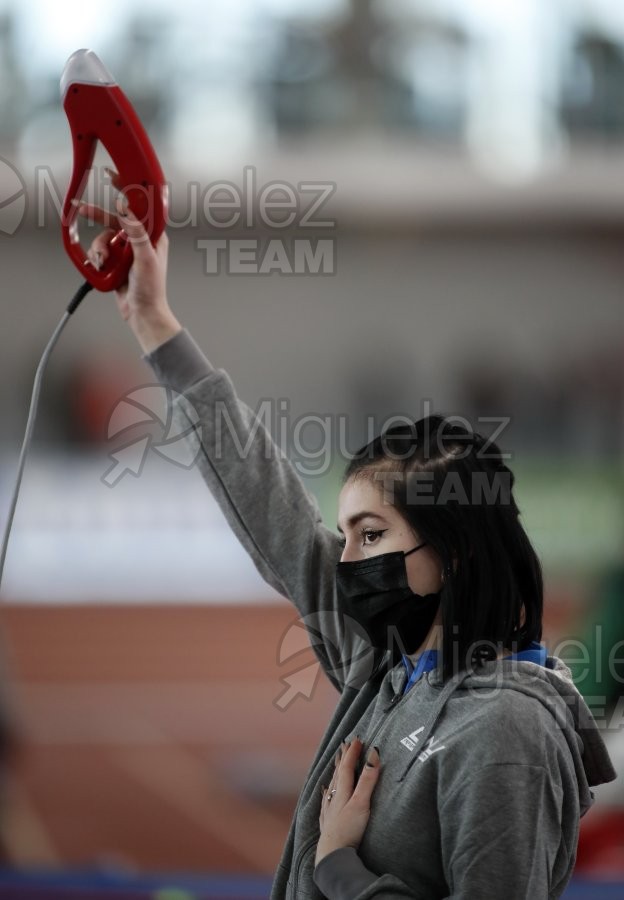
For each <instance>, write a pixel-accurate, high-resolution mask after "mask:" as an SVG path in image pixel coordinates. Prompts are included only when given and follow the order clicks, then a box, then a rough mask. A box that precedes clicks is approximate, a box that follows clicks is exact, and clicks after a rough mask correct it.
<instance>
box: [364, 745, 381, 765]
mask: <svg viewBox="0 0 624 900" xmlns="http://www.w3.org/2000/svg"><path fill="white" fill-rule="evenodd" d="M373 753H376V754H377V761H378V762H381V756H380V754H379V748H378V747H373V749H372V750H369V752H368V756H367V757H366V765H367V766H368V768H369V769H374V768H375V763H374V762H373V760H374V759H375V757H374V756H373Z"/></svg>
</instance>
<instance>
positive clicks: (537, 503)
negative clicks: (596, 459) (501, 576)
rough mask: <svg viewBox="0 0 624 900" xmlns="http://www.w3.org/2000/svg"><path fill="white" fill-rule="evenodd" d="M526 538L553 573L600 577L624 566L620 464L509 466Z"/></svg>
mask: <svg viewBox="0 0 624 900" xmlns="http://www.w3.org/2000/svg"><path fill="white" fill-rule="evenodd" d="M510 468H511V469H512V471H513V473H514V475H515V479H516V480H515V487H514V494H515V497H516V502H517V504H518V506H519V508H520V514H521V517H522V521H523V524H524V527H525V528H526V531H527V534H528V535H529V538H530V539H531V541H532V543H533V545H534V546H535V549H536V550H537V552H538V553H539V555H540V557H541V559H542V562H543V563H544V566H545V567H547V568H548V569H549V570H550V571H553V570H556V569H565V571H566V573H567V574H569V573H570V572H571V571H577V572H581V571H582V572H587V573H590V572H593V573H596V572H600V571H601V570H604V568H605V567H612V566H617V565H618V564H621V563H624V472H623V471H622V466H621V463H619V462H618V463H613V464H593V463H592V464H590V463H568V462H565V461H564V462H561V461H560V460H552V461H550V460H549V461H543V462H533V461H532V462H530V463H528V462H523V463H521V464H516V463H513V462H512V463H511V465H510Z"/></svg>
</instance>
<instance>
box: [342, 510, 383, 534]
mask: <svg viewBox="0 0 624 900" xmlns="http://www.w3.org/2000/svg"><path fill="white" fill-rule="evenodd" d="M362 519H379V521H380V522H386V523H387V521H388V520H387V519H384V517H383V516H380V515H378V514H377V513H374V512H359V513H355V515H353V516H351V518H350V519H347V528H353V526H354V525H357V523H358V522H360V521H361V520H362ZM336 528H337V529H338V531H339V532H340V534H344V531H343V530H342V528H341V527H340V525H336Z"/></svg>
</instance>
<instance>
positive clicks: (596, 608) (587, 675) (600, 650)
mask: <svg viewBox="0 0 624 900" xmlns="http://www.w3.org/2000/svg"><path fill="white" fill-rule="evenodd" d="M578 640H579V641H580V643H581V645H582V649H583V651H584V654H583V655H584V656H585V660H582V659H580V655H579V654H577V653H575V654H574V656H575V658H574V659H571V660H567V659H566V662H567V664H568V665H569V667H570V670H571V672H572V677H573V678H574V683H575V684H576V686H577V687H578V689H579V691H580V692H581V693H582V694H583V697H584V698H585V700H586V702H587V704H588V706H589V707H590V708H591V707H596V708H597V711H598V709H599V708H604V710H605V711H606V714H607V715H608V714H609V713H610V712H611V711H612V710H613V709H614V707H615V705H616V703H617V701H618V699H619V698H620V697H624V564H623V565H621V566H618V567H615V568H613V569H611V570H609V571H608V572H607V573H606V574H605V575H604V576H603V578H602V579H601V581H600V582H599V587H598V591H597V597H596V598H595V603H594V604H592V608H591V612H590V613H588V615H587V619H586V621H585V630H584V632H583V633H582V634H580V635H579V637H578ZM616 645H619V646H616ZM564 659H565V655H564ZM587 660H589V662H587Z"/></svg>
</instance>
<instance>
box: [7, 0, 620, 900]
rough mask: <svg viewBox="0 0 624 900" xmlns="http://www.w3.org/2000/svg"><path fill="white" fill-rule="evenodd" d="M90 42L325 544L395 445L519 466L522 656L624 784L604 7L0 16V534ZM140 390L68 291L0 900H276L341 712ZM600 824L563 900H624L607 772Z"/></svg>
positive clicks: (23, 623) (607, 13)
mask: <svg viewBox="0 0 624 900" xmlns="http://www.w3.org/2000/svg"><path fill="white" fill-rule="evenodd" d="M80 47H90V48H92V49H93V50H95V51H96V53H98V55H99V56H100V57H101V59H102V60H103V61H104V62H105V64H106V65H107V66H108V67H109V68H110V70H111V72H112V73H113V74H114V75H115V77H116V79H117V81H118V82H119V84H120V85H121V86H122V88H123V89H124V91H125V92H126V94H127V95H128V97H129V98H130V100H131V102H132V103H133V104H134V106H135V108H136V110H137V112H138V113H139V115H140V117H141V118H142V121H143V123H144V125H145V127H146V129H147V131H148V132H149V134H150V137H151V138H152V141H153V143H154V146H155V149H156V151H157V153H158V155H159V158H160V160H161V163H162V166H163V169H164V171H165V174H166V176H167V179H168V181H169V189H170V228H169V235H170V247H171V249H170V264H169V295H170V301H171V304H172V307H173V309H174V311H175V313H176V315H177V316H178V318H179V319H180V321H182V322H183V324H184V325H185V326H186V327H187V328H188V329H189V330H190V332H191V333H192V335H193V336H194V337H195V339H196V341H197V342H198V343H199V345H200V346H201V347H202V348H203V349H204V351H205V352H206V354H207V355H208V357H209V358H210V360H211V361H212V362H213V364H214V365H215V366H217V367H222V368H225V369H226V370H227V372H228V373H229V374H230V376H231V377H232V379H233V381H234V383H235V385H236V387H237V390H238V393H239V396H240V397H241V398H242V399H244V400H245V402H247V403H248V405H250V406H251V407H252V408H254V409H258V410H260V409H262V410H263V411H264V412H266V414H267V416H268V419H267V420H266V421H267V422H268V425H269V427H270V428H271V431H272V433H273V435H274V438H275V440H276V442H278V444H279V446H280V447H281V448H282V449H283V450H284V451H285V452H287V453H288V454H289V455H290V457H291V459H292V460H293V463H294V464H295V465H296V467H297V469H298V471H299V473H300V475H301V476H302V478H303V479H304V481H305V483H306V486H307V487H308V488H309V490H310V491H312V492H313V493H314V494H315V496H316V497H317V498H318V501H319V504H320V506H321V509H322V512H323V515H324V518H325V521H326V523H327V525H328V526H329V527H335V522H336V510H337V495H338V490H339V484H340V475H341V472H342V470H343V468H344V466H345V464H346V462H347V461H348V458H349V454H352V453H354V452H355V451H356V450H357V449H358V448H359V447H360V446H361V445H362V444H363V443H364V442H365V441H366V440H367V439H368V438H369V437H370V436H372V434H374V433H377V431H378V430H379V428H380V427H381V425H382V424H384V423H387V422H388V420H389V418H390V417H391V416H403V417H405V416H407V417H410V418H420V417H421V416H423V415H427V414H429V413H430V412H434V411H436V412H444V413H447V414H454V415H461V416H465V417H466V418H467V419H468V420H469V421H470V422H471V423H472V425H473V426H474V427H475V428H476V429H477V430H479V431H482V432H483V433H485V434H488V435H492V436H494V437H495V439H496V441H497V442H498V443H499V445H500V446H501V448H502V449H503V450H504V451H505V452H506V453H507V454H509V460H508V462H509V465H510V467H511V468H512V470H513V471H514V473H515V475H516V493H517V499H518V503H519V506H520V508H521V511H522V515H523V519H524V522H525V525H526V528H527V530H528V532H529V535H530V537H531V538H532V540H533V541H534V543H535V546H536V548H537V549H538V551H539V553H540V557H541V559H542V562H543V566H544V572H545V581H546V613H545V634H544V642H545V643H546V644H547V646H548V648H549V650H550V652H551V653H555V654H557V655H559V656H562V657H563V658H564V659H566V661H567V662H568V663H569V665H570V667H571V668H572V670H573V672H574V674H575V679H576V683H577V685H578V687H579V690H580V691H581V692H582V693H583V694H584V696H585V698H586V700H587V702H588V704H589V705H590V707H591V708H592V711H593V712H594V715H595V716H596V718H597V720H598V721H599V723H600V727H601V728H602V729H603V735H604V738H605V741H606V742H607V744H608V747H609V749H610V751H611V754H612V757H613V760H614V763H615V765H616V768H617V769H618V772H620V773H621V772H622V767H623V766H624V731H623V729H622V727H621V726H622V723H624V689H623V684H624V663H623V662H622V657H623V656H624V653H623V652H622V646H623V645H622V644H621V643H618V642H620V641H621V639H622V638H623V637H624V603H623V601H624V463H623V460H624V365H623V363H624V312H623V311H624V302H623V296H622V295H623V283H624V253H623V246H624V7H621V6H620V5H619V4H616V3H613V2H610V3H609V2H606V0H550V2H549V3H548V4H544V3H540V2H538V0H507V2H506V3H504V4H501V3H500V2H494V0H461V2H460V0H436V2H435V3H434V2H432V0H383V2H381V0H379V2H373V0H350V2H349V0H319V2H316V3H314V4H308V3H303V2H300V0H262V2H261V0H230V2H229V3H227V4H223V3H221V4H217V3H216V2H212V0H203V2H201V3H200V2H198V0H197V2H195V0H187V2H184V0H183V2H181V3H177V4H172V3H165V2H160V0H159V2H154V0H151V2H149V3H148V2H147V0H135V2H134V3H133V4H131V5H128V4H122V3H120V2H117V0H110V2H109V3H108V4H107V6H106V10H105V11H103V10H102V9H101V8H99V7H97V6H95V5H92V4H85V3H78V2H59V3H56V4H47V3H44V2H42V0H40V2H36V0H21V3H20V4H19V5H18V4H17V3H15V2H6V0H0V252H1V260H2V274H3V282H2V283H3V292H2V299H1V303H2V319H1V326H0V408H1V409H2V423H3V428H2V433H0V454H1V455H0V516H1V518H0V521H4V519H5V516H6V511H7V505H8V498H9V495H10V491H11V488H12V481H13V476H14V472H15V466H16V462H17V454H18V450H19V446H20V442H21V437H22V434H23V430H24V427H25V422H26V414H27V409H28V401H29V397H30V391H31V386H32V379H33V376H34V371H35V368H36V365H37V362H38V360H39V357H40V354H41V352H42V350H43V348H44V346H45V344H46V342H47V340H48V337H49V335H50V334H51V332H52V330H53V328H54V327H55V326H56V324H57V322H58V320H59V318H60V316H61V314H62V312H63V310H64V308H65V306H66V304H67V302H68V301H69V299H70V298H71V296H72V295H73V293H74V292H75V290H76V288H77V287H78V285H79V284H80V280H79V279H80V276H79V274H78V273H77V272H76V271H75V270H74V269H73V268H72V266H71V264H70V262H69V260H68V259H67V257H66V256H65V253H64V251H63V247H62V242H61V232H60V222H59V220H60V206H61V203H62V199H63V196H64V192H65V188H66V185H67V183H68V179H69V173H70V170H71V138H70V133H69V129H68V125H67V120H66V117H65V114H64V111H63V108H62V104H61V98H60V93H59V79H60V76H61V72H62V70H63V67H64V64H65V62H66V60H67V58H68V57H69V55H70V54H71V53H72V52H73V51H74V50H76V49H78V48H80ZM106 162H108V160H107V159H106V153H105V151H104V149H102V148H101V149H99V150H98V156H97V157H96V163H97V165H96V167H94V174H93V179H92V180H91V181H90V183H89V186H88V187H87V189H86V190H87V191H89V190H91V189H93V190H94V191H96V195H97V196H99V194H97V192H98V191H101V190H102V179H101V177H100V176H101V174H102V169H101V166H103V165H104V164H106ZM272 187H273V188H274V193H272V194H270V191H271V188H272ZM85 196H86V194H85ZM267 199H272V201H273V202H274V205H273V208H272V212H271V214H270V215H267V214H266V201H267ZM280 201H282V202H283V207H282V208H280V207H279V206H278V204H279V202H280ZM237 203H238V206H237V205H236V204H237ZM228 204H229V205H228ZM263 209H264V210H265V215H264V216H263ZM237 211H238V214H236V213H237ZM291 212H292V215H291V214H290V213H291ZM81 235H82V230H81ZM88 241H89V236H88V228H87V227H84V243H85V245H88ZM214 241H220V242H222V243H220V244H214V243H213V242H214ZM236 242H244V244H241V243H239V244H237V243H236ZM233 247H234V248H235V247H238V248H239V250H232V248H233ZM241 248H243V250H244V254H246V255H244V257H241V255H240V252H239V251H240V249H241ZM217 255H218V259H219V264H218V265H215V264H214V263H215V259H216V256H217ZM243 259H244V261H245V262H244V263H243V262H242V260H243ZM154 381H155V379H154V376H153V374H152V372H151V370H150V369H149V367H148V366H147V364H146V363H145V361H143V360H142V359H141V353H140V349H139V347H138V345H137V344H136V342H135V341H134V338H133V336H132V334H131V333H130V332H129V330H128V329H127V327H126V326H125V325H124V323H123V322H122V320H121V318H120V316H119V314H118V312H117V310H116V308H115V303H114V300H113V298H112V297H111V296H106V295H102V294H90V295H89V296H88V298H87V299H86V300H85V302H84V304H83V307H82V308H81V309H80V311H79V313H78V314H77V315H76V317H75V321H74V320H72V321H71V322H70V325H69V327H68V328H67V330H66V332H65V333H64V334H63V336H62V339H61V342H60V344H59V346H58V348H57V350H56V351H55V353H54V356H53V358H52V360H51V362H50V366H49V369H48V374H47V376H46V380H45V383H44V387H43V391H42V398H41V406H40V412H39V418H38V425H37V430H36V435H35V441H34V446H33V450H32V453H31V456H30V458H29V462H28V464H27V468H26V474H25V479H24V485H23V488H22V494H21V498H20V503H19V507H18V510H17V514H16V519H15V526H14V531H13V535H12V539H11V544H10V547H9V553H8V557H7V564H6V571H5V578H4V583H3V587H2V597H1V600H2V603H1V606H0V627H1V637H2V669H3V676H4V677H3V678H2V682H1V685H2V692H1V697H0V700H1V703H0V752H1V758H2V768H1V778H0V853H1V855H2V859H3V868H2V870H1V871H0V896H7V897H26V896H29V897H30V896H32V897H45V898H51V897H59V898H60V897H65V896H68V893H67V892H68V891H69V888H70V887H71V890H72V891H75V892H77V893H72V894H71V895H72V896H80V893H78V892H79V890H82V892H83V894H84V896H89V897H95V896H98V897H99V896H100V895H101V896H104V895H105V894H106V893H107V892H108V891H117V893H116V894H115V895H116V896H122V895H123V896H124V897H126V896H127V897H128V898H130V897H137V898H138V897H145V896H153V897H156V896H158V897H159V898H160V900H181V898H183V897H188V896H193V897H217V896H218V897H235V896H236V897H265V896H267V893H268V887H269V885H270V881H271V875H272V872H273V870H274V868H275V866H276V864H277V861H278V859H279V855H280V851H281V848H282V845H283V842H284V839H285V836H286V833H287V829H288V824H289V822H290V818H291V815H292V812H293V810H294V806H295V803H296V799H297V796H298V791H299V788H300V787H301V785H302V783H303V779H304V777H305V774H306V771H307V769H308V766H309V764H310V762H311V760H312V758H313V755H314V752H315V749H316V746H317V742H318V741H319V739H320V737H321V735H322V734H323V732H324V730H325V727H326V723H327V721H328V719H329V716H330V714H331V712H332V711H333V708H334V705H335V702H336V700H337V696H336V694H335V692H334V690H333V688H332V687H331V686H330V685H329V684H328V683H326V682H325V681H324V680H323V677H322V675H321V676H320V677H319V670H318V664H317V663H316V662H315V657H314V654H313V652H312V651H311V650H310V648H309V647H308V646H307V641H306V636H305V632H304V631H303V629H302V627H301V625H300V624H298V623H297V617H296V615H295V613H294V610H293V608H292V607H291V606H290V605H289V603H288V602H287V601H286V600H285V599H284V598H282V597H280V596H278V595H276V594H275V593H274V592H273V591H272V590H271V589H270V588H268V587H267V586H266V585H265V584H264V583H263V582H262V581H261V580H260V578H259V576H258V574H257V573H256V571H255V569H254V567H253V566H252V564H251V563H250V562H249V561H248V559H247V558H246V556H245V554H244V553H243V551H242V549H241V547H240V546H239V545H238V543H237V541H236V539H235V538H234V537H233V535H232V534H231V533H230V532H229V530H228V528H227V526H226V524H225V521H224V519H223V517H222V515H221V513H220V511H219V510H218V509H217V508H216V506H215V504H214V502H213V501H212V498H211V496H210V494H209V493H208V490H207V489H206V488H205V487H203V485H202V482H201V479H200V476H199V475H198V473H197V471H196V470H195V468H194V465H193V462H194V461H193V459H192V458H189V457H188V456H187V455H186V451H185V450H184V446H185V443H184V440H183V437H181V436H180V435H179V434H176V433H175V432H174V431H173V430H172V427H171V423H169V422H167V421H166V416H163V415H162V400H163V398H162V397H159V396H158V390H157V389H155V388H153V387H151V388H150V387H149V386H150V385H153V384H154ZM165 406H166V404H165ZM129 410H132V411H134V412H135V413H136V411H137V410H139V412H140V415H138V416H135V418H134V420H133V421H134V426H135V430H134V431H133V432H132V435H133V442H132V447H131V450H132V452H131V456H130V458H129V457H128V456H127V454H126V455H120V453H121V444H120V442H119V441H117V443H115V439H116V436H117V435H118V434H119V432H121V431H122V430H123V429H122V427H121V425H120V424H119V423H120V422H121V421H123V422H125V423H126V424H127V422H128V421H129V420H128V419H127V418H124V416H127V415H128V411H129ZM131 416H132V414H131ZM116 417H117V418H116ZM371 430H372V433H371ZM128 434H129V432H127V431H124V432H123V435H124V441H125V443H126V444H127V443H128V441H127V438H128ZM618 656H619V659H618ZM595 794H596V803H595V806H594V807H593V808H592V810H591V811H590V812H589V813H588V814H587V815H586V816H585V817H584V819H583V821H582V832H581V840H580V844H579V853H578V860H577V868H576V871H575V878H574V882H573V884H572V885H571V886H570V888H569V891H568V892H567V893H566V896H570V897H575V896H578V897H580V896H587V897H592V898H599V897H602V896H605V897H606V896H612V897H616V896H617V897H623V896H624V784H623V782H622V777H621V775H620V776H619V777H618V780H617V781H616V782H614V783H613V784H611V785H608V786H603V787H602V788H597V789H596V790H595ZM89 891H90V892H91V893H88V892H89ZM124 891H125V893H123V892H124Z"/></svg>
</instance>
